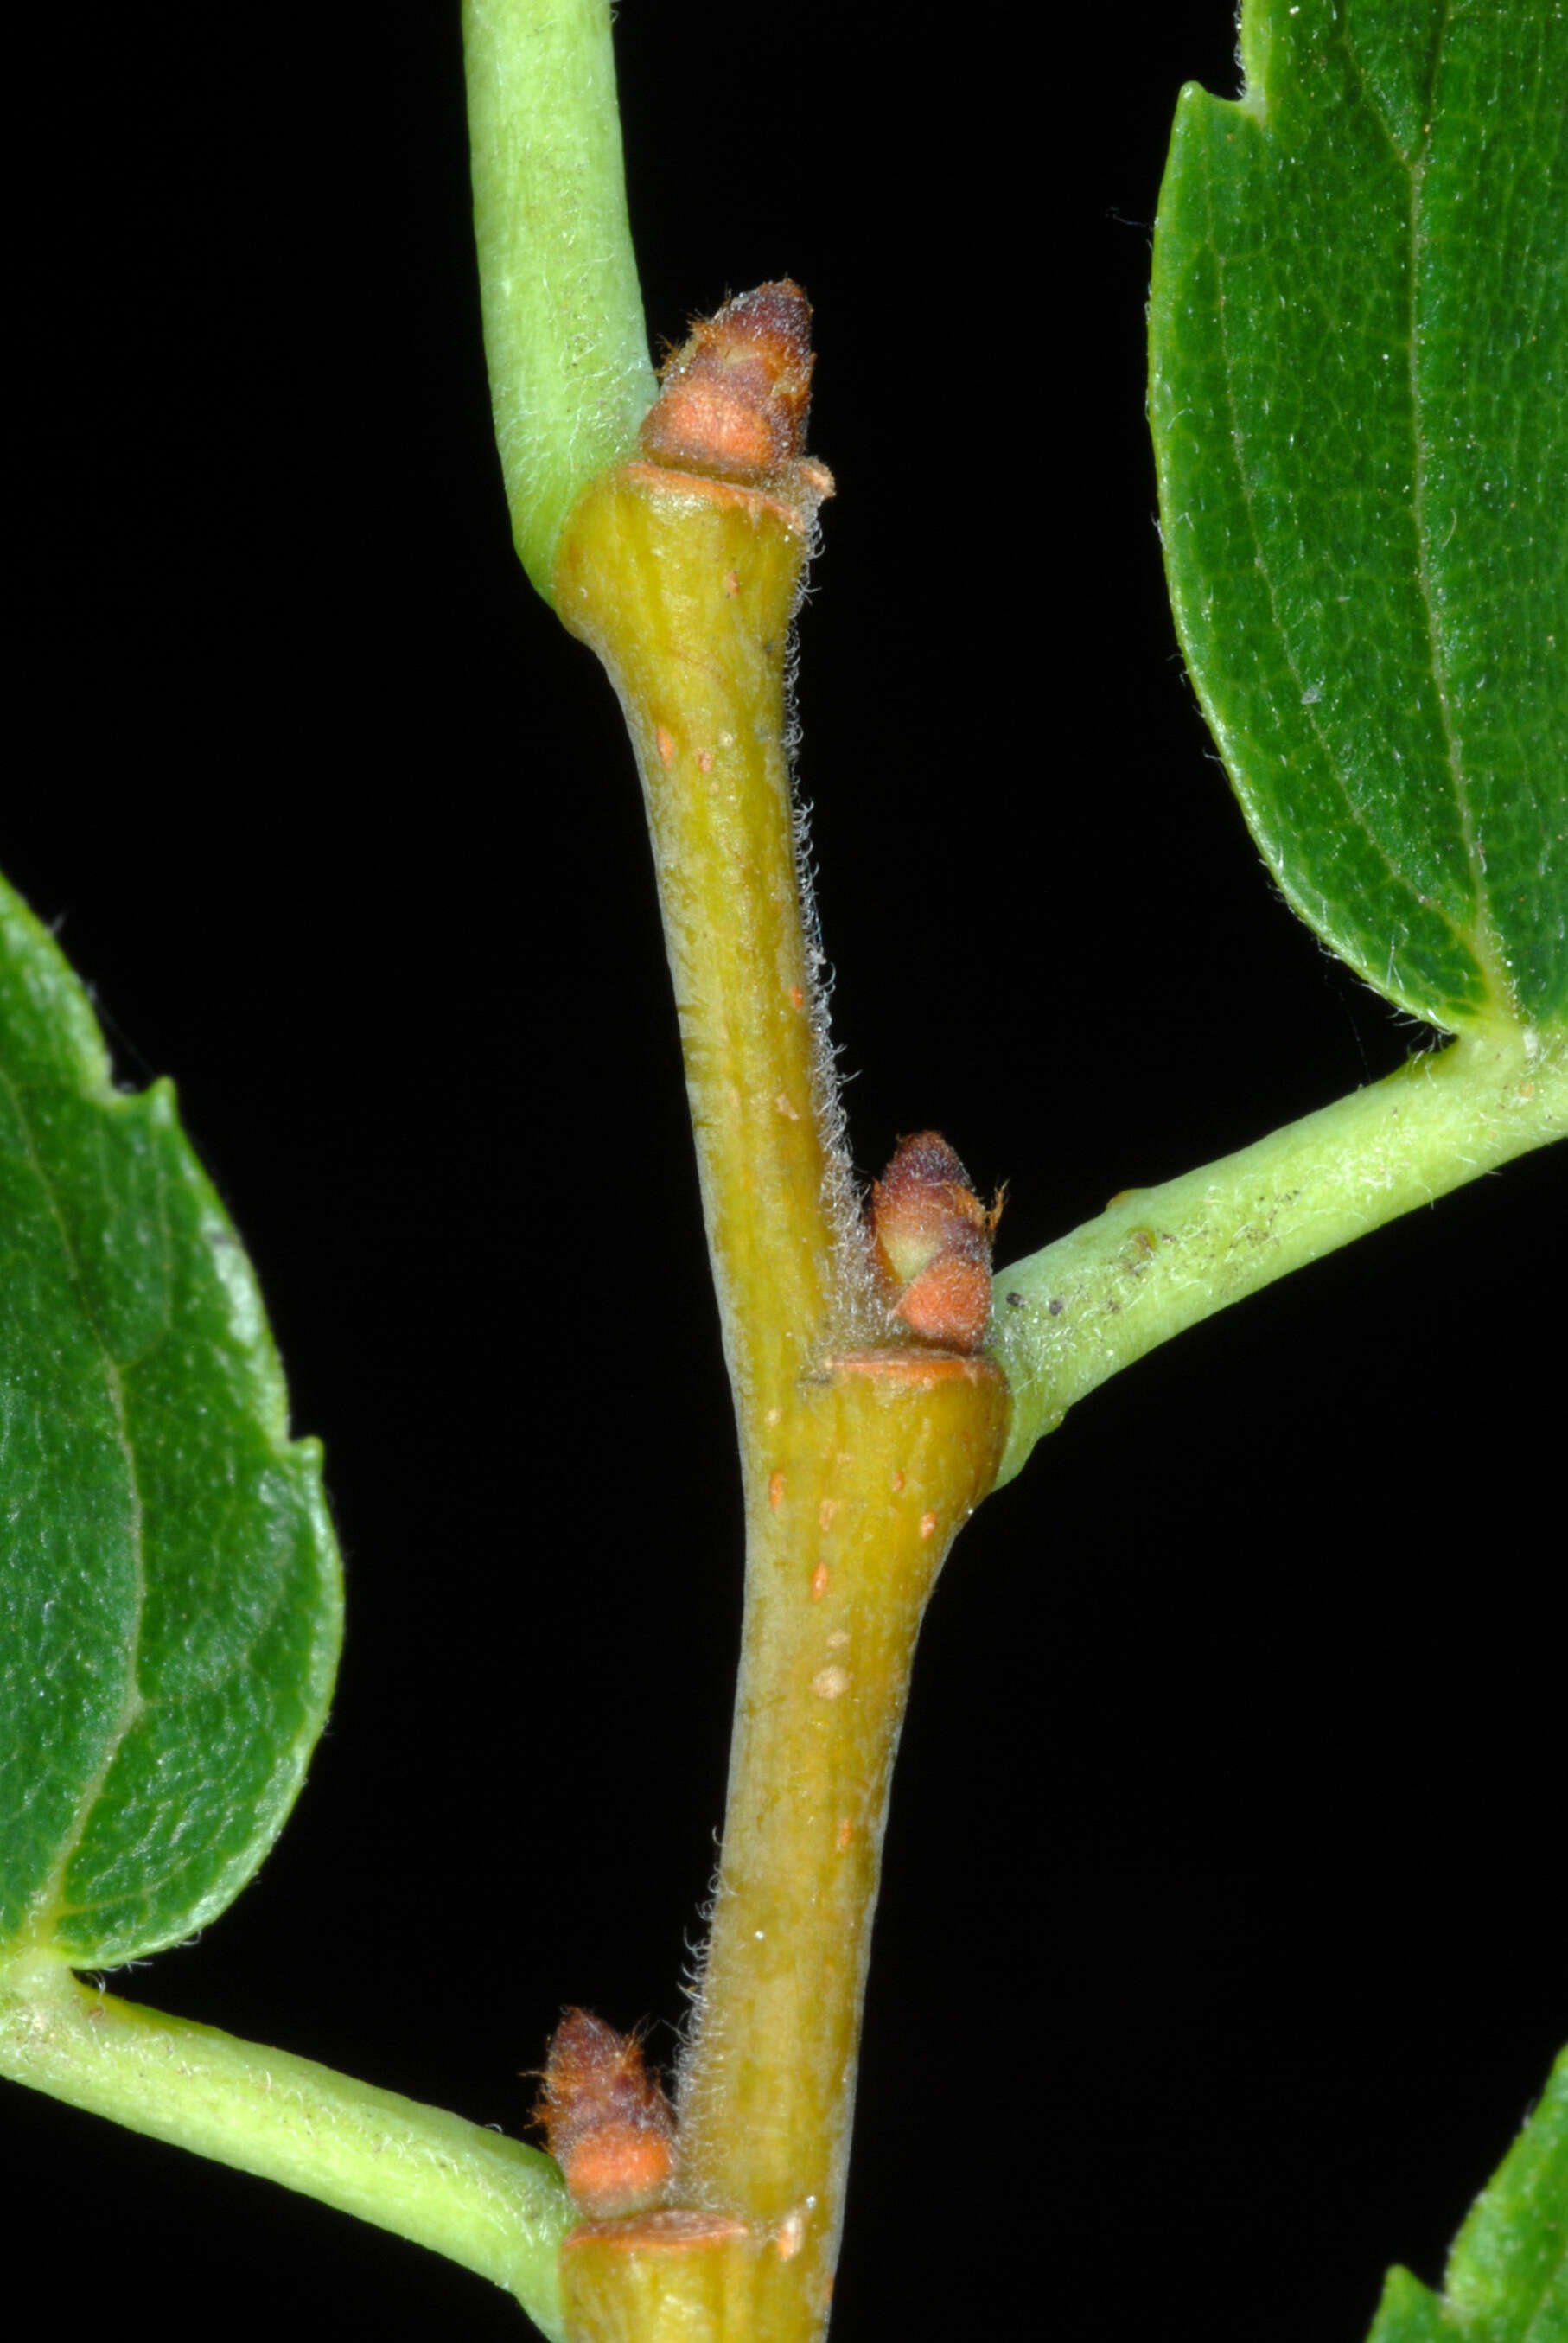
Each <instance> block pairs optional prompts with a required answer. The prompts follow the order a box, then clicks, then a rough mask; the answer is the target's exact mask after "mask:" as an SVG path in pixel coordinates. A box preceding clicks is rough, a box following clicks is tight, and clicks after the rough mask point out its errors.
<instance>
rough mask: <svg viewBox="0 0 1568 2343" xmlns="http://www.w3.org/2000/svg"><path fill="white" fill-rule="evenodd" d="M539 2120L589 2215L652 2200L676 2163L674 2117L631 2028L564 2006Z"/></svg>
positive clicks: (600, 2216)
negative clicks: (622, 2030)
mask: <svg viewBox="0 0 1568 2343" xmlns="http://www.w3.org/2000/svg"><path fill="white" fill-rule="evenodd" d="M534 2116H535V2119H536V2121H538V2123H540V2124H542V2125H543V2127H544V2133H545V2140H546V2144H547V2145H548V2148H549V2151H550V2154H551V2155H552V2156H553V2157H555V2159H556V2162H557V2163H558V2165H559V2166H560V2167H561V2171H562V2173H563V2174H564V2175H565V2177H566V2184H567V2187H568V2192H569V2193H570V2196H571V2199H572V2202H573V2204H574V2205H576V2207H578V2211H579V2212H581V2213H584V2214H586V2215H587V2216H588V2218H589V2219H590V2220H608V2219H610V2218H612V2217H614V2216H616V2215H618V2214H622V2213H635V2212H638V2211H640V2210H641V2209H642V2208H643V2207H645V2206H648V2205H650V2204H652V2203H653V2201H654V2200H655V2199H656V2198H657V2197H658V2195H659V2193H660V2191H661V2190H662V2189H663V2187H664V2185H665V2183H666V2182H667V2181H668V2178H669V2176H670V2173H671V2170H672V2169H673V2167H674V2163H675V2117H674V2115H673V2113H672V2111H671V2109H670V2105H669V2101H668V2099H667V2098H666V2097H665V2096H664V2091H663V2088H662V2087H661V2086H660V2083H659V2080H658V2076H657V2075H656V2074H655V2073H654V2072H653V2071H652V2069H651V2068H650V2067H649V2066H648V2063H647V2061H646V2060H645V2059H644V2057H643V2055H642V2045H641V2044H640V2043H639V2042H638V2039H637V2037H636V2036H635V2035H627V2034H618V2033H617V2032H616V2030H615V2028H614V2026H606V2025H605V2024H604V2022H603V2021H602V2019H600V2018H598V2017H590V2016H589V2015H588V2011H587V2010H586V2009H568V2011H567V2014H566V2016H564V2017H563V2018H562V2020H561V2022H560V2024H559V2025H558V2026H557V2028H556V2030H555V2034H554V2036H552V2037H551V2041H550V2046H549V2054H548V2057H547V2058H546V2061H545V2071H544V2075H543V2077H542V2078H541V2087H540V2090H539V2097H538V2105H537V2106H536V2107H535V2109H534Z"/></svg>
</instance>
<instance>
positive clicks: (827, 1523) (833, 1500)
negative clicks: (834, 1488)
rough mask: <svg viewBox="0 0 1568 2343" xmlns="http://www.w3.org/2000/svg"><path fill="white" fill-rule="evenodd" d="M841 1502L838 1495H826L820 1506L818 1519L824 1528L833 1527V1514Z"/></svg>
mask: <svg viewBox="0 0 1568 2343" xmlns="http://www.w3.org/2000/svg"><path fill="white" fill-rule="evenodd" d="M839 1502H840V1501H839V1498H837V1497H824V1498H823V1500H822V1502H821V1503H820V1504H819V1506H818V1508H817V1520H818V1522H819V1524H820V1526H821V1527H822V1528H823V1529H825V1530H830V1529H831V1528H832V1526H833V1516H834V1514H835V1513H837V1512H838V1510H839Z"/></svg>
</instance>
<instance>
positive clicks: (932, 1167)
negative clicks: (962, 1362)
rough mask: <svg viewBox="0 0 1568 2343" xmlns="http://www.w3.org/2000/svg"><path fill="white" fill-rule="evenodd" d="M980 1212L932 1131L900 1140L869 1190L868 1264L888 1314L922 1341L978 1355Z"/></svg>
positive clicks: (983, 1263) (984, 1243)
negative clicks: (885, 1299)
mask: <svg viewBox="0 0 1568 2343" xmlns="http://www.w3.org/2000/svg"><path fill="white" fill-rule="evenodd" d="M1000 1217H1001V1198H1000V1196H999V1197H998V1198H997V1201H996V1202H995V1203H994V1204H993V1205H992V1206H991V1208H990V1211H989V1212H988V1211H987V1210H986V1208H985V1206H984V1205H983V1204H982V1203H981V1202H980V1198H979V1197H978V1196H977V1195H976V1194H975V1192H974V1191H973V1189H972V1188H971V1187H970V1183H969V1173H968V1172H966V1171H965V1170H964V1167H963V1165H962V1164H961V1163H960V1161H959V1159H958V1157H957V1156H956V1155H955V1154H954V1152H953V1151H952V1149H951V1148H950V1146H949V1145H948V1143H947V1141H946V1140H945V1139H943V1138H942V1136H941V1134H940V1131H918V1132H917V1133H916V1134H915V1136H914V1137H913V1138H912V1139H901V1140H900V1141H899V1145H898V1150H897V1152H896V1153H895V1155H894V1157H893V1160H892V1161H891V1162H890V1164H889V1166H888V1169H887V1171H886V1172H885V1173H884V1174H883V1176H882V1178H881V1179H880V1180H879V1181H878V1182H876V1183H875V1184H874V1185H873V1187H872V1190H871V1211H870V1237H871V1253H872V1260H873V1262H874V1264H875V1267H876V1269H877V1272H878V1275H879V1278H880V1280H881V1282H882V1286H883V1290H884V1292H885V1293H886V1294H887V1295H888V1297H889V1308H890V1312H891V1313H892V1315H893V1316H894V1317H895V1318H900V1319H902V1321H903V1322H904V1324H905V1325H906V1326H908V1327H909V1329H910V1332H911V1333H914V1334H918V1335H919V1336H920V1339H921V1341H922V1342H935V1343H939V1344H940V1346H941V1347H942V1348H943V1349H944V1350H952V1351H966V1352H967V1351H978V1350H979V1348H980V1344H981V1343H982V1342H984V1340H985V1332H986V1327H987V1326H988V1324H989V1323H990V1241H991V1232H992V1230H993V1229H994V1228H995V1227H996V1224H997V1222H998V1221H999V1220H1000Z"/></svg>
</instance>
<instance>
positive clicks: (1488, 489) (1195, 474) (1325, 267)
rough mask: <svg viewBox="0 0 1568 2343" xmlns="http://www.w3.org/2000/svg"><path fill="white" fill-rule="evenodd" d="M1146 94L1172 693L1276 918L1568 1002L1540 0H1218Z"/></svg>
mask: <svg viewBox="0 0 1568 2343" xmlns="http://www.w3.org/2000/svg"><path fill="white" fill-rule="evenodd" d="M1241 48H1242V60H1243V64H1244V66H1245V71H1246V90H1245V94H1244V95H1243V96H1242V97H1241V100H1240V102H1239V103H1237V104H1229V103H1223V102H1221V101H1220V100H1218V99H1216V98H1212V97H1211V96H1208V94H1207V93H1206V92H1205V91H1203V90H1201V89H1199V88H1197V87H1196V86H1192V87H1189V88H1188V89H1186V90H1184V91H1183V92H1182V95H1181V104H1180V106H1179V109H1178V113H1177V119H1176V128H1175V133H1174V136H1173V139H1172V143H1171V159H1170V163H1169V166H1168V168H1167V172H1166V177H1165V183H1164V187H1163V189H1162V192H1161V201H1160V214H1159V219H1158V223H1157V226H1156V229H1155V242H1154V281H1153V289H1152V298H1151V311H1150V367H1151V377H1150V416H1151V425H1152V428H1153V433H1154V442H1155V455H1156V461H1157V466H1158V470H1159V475H1160V501H1161V525H1162V533H1163V538H1164V545H1165V562H1166V568H1167V572H1168V575H1169V578H1170V584H1171V600H1172V603H1173V605H1174V607H1175V611H1176V619H1177V627H1178V630H1179V632H1180V635H1181V644H1182V649H1183V650H1184V652H1185V654H1186V658H1187V663H1188V667H1189V669H1190V670H1191V676H1192V679H1193V683H1194V685H1195V687H1196V689H1197V691H1198V695H1199V698H1200V699H1201V702H1202V705H1203V709H1204V712H1205V714H1206V715H1207V717H1208V719H1209V722H1210V725H1211V728H1212V730H1213V733H1214V737H1215V739H1216V740H1217V741H1218V742H1219V745H1220V749H1221V754H1222V755H1223V757H1224V759H1225V763H1226V765H1227V767H1228V769H1229V770H1230V773H1231V779H1232V781H1233V783H1234V785H1235V789H1236V791H1237V794H1238V796H1239V797H1240V799H1241V806H1242V809H1243V811H1244V812H1245V814H1246V817H1247V820H1248V822H1249V823H1250V825H1251V830H1252V833H1253V835H1254V837H1255V838H1256V840H1257V841H1258V843H1259V845H1260V846H1261V849H1262V851H1263V853H1264V856H1265V857H1266V859H1267V860H1268V862H1269V864H1270V866H1271V869H1272V870H1273V871H1274V873H1275V876H1276V877H1277V878H1278V880H1279V881H1280V884H1281V886H1282V888H1283V890H1284V891H1285V894H1286V895H1287V897H1288V898H1289V900H1290V901H1291V902H1292V904H1293V905H1294V907H1295V909H1296V910H1298V911H1299V912H1300V913H1301V915H1302V918H1303V919H1304V920H1307V921H1308V922H1309V923H1310V924H1311V925H1312V927H1314V928H1315V929H1316V930H1318V932H1319V934H1320V935H1322V937H1323V938H1324V939H1325V940H1326V941H1327V942H1328V943H1330V944H1331V945H1332V947H1333V949H1334V950H1336V951H1337V952H1339V953H1340V954H1341V955H1342V957H1343V958H1344V959H1345V960H1348V961H1349V962H1350V963H1351V965H1352V967H1353V968H1355V969H1357V970H1360V972H1361V973H1362V975H1363V976H1364V977H1365V978H1367V980H1369V981H1370V982H1371V983H1372V984H1374V985H1375V986H1376V987H1377V988H1378V989H1379V990H1381V991H1382V992H1384V993H1385V994H1387V996H1388V997H1389V998H1390V999H1391V1000H1392V1001H1396V1002H1398V1003H1400V1004H1401V1005H1402V1006H1403V1007H1405V1008H1407V1009H1410V1010H1412V1011H1415V1012H1416V1013H1417V1014H1418V1015H1419V1016H1422V1017H1423V1018H1425V1019H1427V1020H1428V1021H1430V1022H1432V1023H1433V1024H1438V1025H1443V1026H1448V1027H1459V1026H1462V1025H1463V1024H1464V1023H1466V1022H1467V1021H1478V1020H1485V1019H1489V1018H1493V1017H1495V1016H1498V1015H1507V1016H1512V1017H1516V1018H1518V1019H1520V1020H1521V1021H1523V1022H1525V1023H1526V1024H1544V1023H1551V1022H1557V1021H1563V1020H1564V1019H1568V523H1565V519H1564V515H1565V512H1568V106H1565V105H1564V92H1565V91H1568V11H1565V10H1564V9H1563V7H1562V6H1561V5H1559V0H1478V5H1470V6H1467V7H1455V6H1452V5H1449V0H1300V5H1296V6H1286V5H1283V0H1266V5H1265V0H1247V4H1246V5H1245V7H1244V9H1243V14H1242V24H1241Z"/></svg>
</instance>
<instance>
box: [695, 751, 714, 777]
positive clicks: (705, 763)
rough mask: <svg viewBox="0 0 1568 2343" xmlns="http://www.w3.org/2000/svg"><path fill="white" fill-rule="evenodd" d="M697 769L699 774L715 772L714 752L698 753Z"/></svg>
mask: <svg viewBox="0 0 1568 2343" xmlns="http://www.w3.org/2000/svg"><path fill="white" fill-rule="evenodd" d="M697 769H698V771H699V773H710V772H711V771H712V770H713V751H712V749H699V750H698V752H697Z"/></svg>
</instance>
